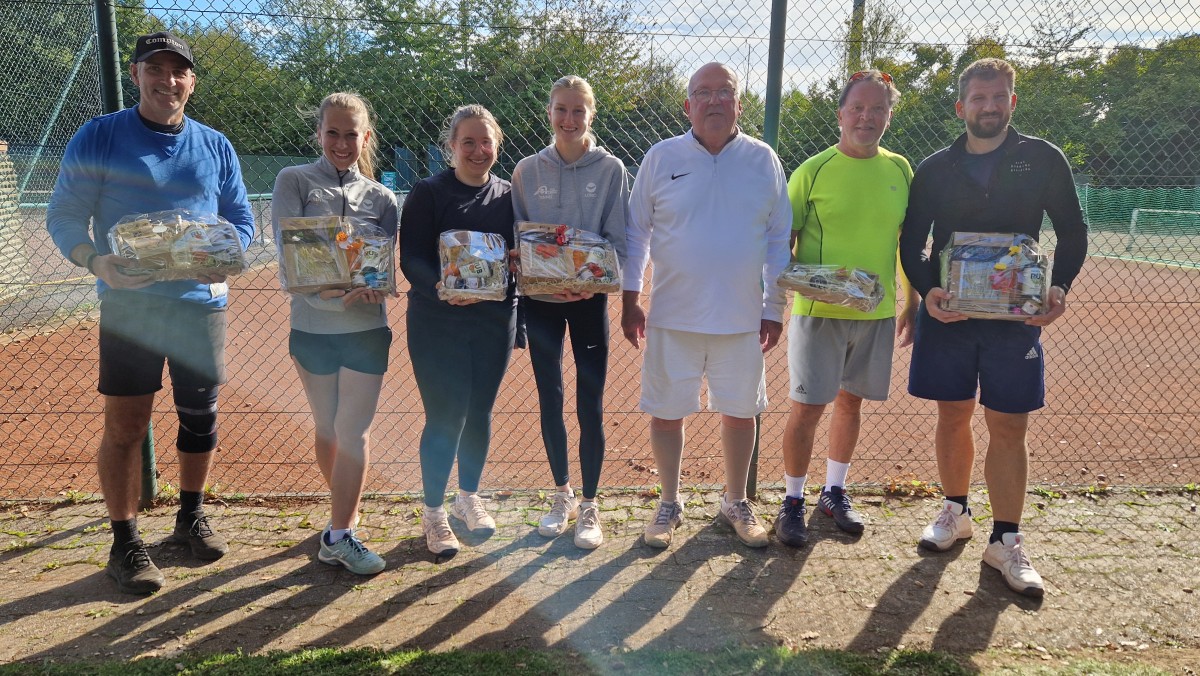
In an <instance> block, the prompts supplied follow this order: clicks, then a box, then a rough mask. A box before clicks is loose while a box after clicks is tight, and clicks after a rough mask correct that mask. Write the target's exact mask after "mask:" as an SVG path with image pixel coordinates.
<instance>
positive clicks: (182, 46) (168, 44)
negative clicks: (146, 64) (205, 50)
mask: <svg viewBox="0 0 1200 676" xmlns="http://www.w3.org/2000/svg"><path fill="white" fill-rule="evenodd" d="M159 52H174V53H176V54H178V55H180V56H182V57H183V58H184V59H185V60H186V61H187V62H188V65H189V66H191V67H193V68H195V67H196V62H195V61H193V60H192V48H191V47H188V43H186V42H184V41H183V40H182V39H180V38H178V37H176V36H174V35H172V34H171V33H168V32H167V31H162V32H160V33H151V34H150V35H143V36H141V37H139V38H138V39H137V47H136V48H135V49H134V50H133V62H134V63H141V62H143V61H145V60H146V59H148V58H150V57H151V56H153V55H155V54H157V53H159Z"/></svg>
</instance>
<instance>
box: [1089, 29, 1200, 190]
mask: <svg viewBox="0 0 1200 676" xmlns="http://www.w3.org/2000/svg"><path fill="white" fill-rule="evenodd" d="M1088 91H1089V92H1090V93H1091V95H1092V96H1094V97H1095V99H1096V103H1097V104H1098V106H1099V113H1098V114H1099V116H1100V119H1099V120H1098V122H1097V123H1096V137H1095V141H1094V147H1093V148H1092V151H1091V153H1090V155H1091V160H1090V162H1089V163H1088V168H1089V169H1090V170H1091V171H1092V173H1093V175H1094V176H1095V178H1096V180H1097V182H1099V183H1101V184H1107V185H1120V186H1174V185H1185V186H1191V185H1195V184H1196V178H1197V177H1200V154H1197V152H1196V149H1197V148H1200V97H1197V95H1196V92H1200V34H1191V35H1184V36H1180V37H1178V38H1174V39H1171V40H1166V41H1164V42H1162V43H1161V44H1159V45H1158V46H1157V47H1156V48H1153V49H1150V48H1146V47H1140V46H1133V45H1130V46H1124V47H1119V48H1117V49H1116V50H1114V51H1113V52H1112V53H1111V54H1110V55H1109V56H1108V58H1107V59H1106V60H1105V62H1104V64H1103V66H1102V67H1101V69H1100V72H1099V73H1098V74H1097V76H1095V77H1092V78H1089V80H1088Z"/></svg>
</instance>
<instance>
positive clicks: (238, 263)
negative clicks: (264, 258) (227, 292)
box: [108, 209, 246, 282]
mask: <svg viewBox="0 0 1200 676" xmlns="http://www.w3.org/2000/svg"><path fill="white" fill-rule="evenodd" d="M108 245H109V247H110V248H111V249H112V252H113V253H115V254H118V255H120V256H122V257H124V258H128V259H130V260H132V261H135V263H136V265H134V266H133V267H127V268H124V269H123V272H125V274H128V275H144V276H146V277H148V278H149V279H152V280H154V281H156V282H165V281H170V280H179V279H195V278H197V277H200V276H202V275H225V276H230V275H237V274H240V273H242V272H245V271H246V256H245V253H244V252H243V251H242V243H241V240H239V239H238V232H237V228H235V227H234V226H233V224H232V223H230V222H229V221H227V220H225V219H224V218H221V217H220V216H218V215H217V214H213V213H204V212H198V211H189V210H187V209H172V210H170V211H155V212H153V213H149V214H137V215H130V216H125V217H124V218H122V219H121V220H119V221H117V224H116V225H114V226H113V227H112V229H111V230H109V231H108Z"/></svg>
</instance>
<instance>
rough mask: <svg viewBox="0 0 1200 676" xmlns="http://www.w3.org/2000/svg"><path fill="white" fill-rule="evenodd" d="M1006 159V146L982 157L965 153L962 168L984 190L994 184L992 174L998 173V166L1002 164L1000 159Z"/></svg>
mask: <svg viewBox="0 0 1200 676" xmlns="http://www.w3.org/2000/svg"><path fill="white" fill-rule="evenodd" d="M1002 157H1004V146H1003V145H1001V146H1000V147H999V148H996V149H995V150H993V151H991V152H987V153H983V154H982V155H972V154H971V153H964V154H963V158H962V168H963V170H965V171H966V172H967V173H968V174H970V175H971V178H973V179H975V182H976V183H978V184H979V185H980V187H982V188H986V187H988V185H989V184H990V183H991V182H992V174H994V173H995V172H996V165H997V164H999V163H1000V158H1002Z"/></svg>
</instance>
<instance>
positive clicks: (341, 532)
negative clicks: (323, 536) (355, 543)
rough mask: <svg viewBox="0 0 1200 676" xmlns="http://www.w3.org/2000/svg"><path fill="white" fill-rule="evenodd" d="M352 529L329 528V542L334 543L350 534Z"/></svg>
mask: <svg viewBox="0 0 1200 676" xmlns="http://www.w3.org/2000/svg"><path fill="white" fill-rule="evenodd" d="M351 532H352V531H351V530H350V529H349V528H344V529H343V528H330V529H329V544H334V543H336V542H337V541H338V540H341V539H342V538H344V537H347V536H349V535H350V533H351Z"/></svg>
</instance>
